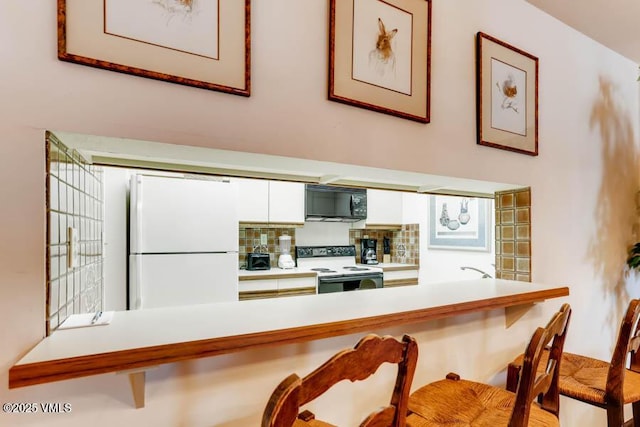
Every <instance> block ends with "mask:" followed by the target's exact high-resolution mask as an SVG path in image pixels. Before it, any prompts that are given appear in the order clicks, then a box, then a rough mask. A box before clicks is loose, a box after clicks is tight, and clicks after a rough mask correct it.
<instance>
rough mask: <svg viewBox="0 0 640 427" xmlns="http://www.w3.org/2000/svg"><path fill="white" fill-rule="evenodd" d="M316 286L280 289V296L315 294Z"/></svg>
mask: <svg viewBox="0 0 640 427" xmlns="http://www.w3.org/2000/svg"><path fill="white" fill-rule="evenodd" d="M315 294H316V287H315V286H313V287H302V288H288V289H279V290H278V296H280V297H293V296H298V295H315Z"/></svg>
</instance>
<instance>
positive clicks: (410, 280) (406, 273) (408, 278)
mask: <svg viewBox="0 0 640 427" xmlns="http://www.w3.org/2000/svg"><path fill="white" fill-rule="evenodd" d="M417 284H418V270H398V271H385V272H384V287H385V288H393V287H395V286H410V285H417Z"/></svg>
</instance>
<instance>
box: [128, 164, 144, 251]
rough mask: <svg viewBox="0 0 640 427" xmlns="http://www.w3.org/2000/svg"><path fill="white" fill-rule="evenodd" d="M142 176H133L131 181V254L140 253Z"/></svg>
mask: <svg viewBox="0 0 640 427" xmlns="http://www.w3.org/2000/svg"><path fill="white" fill-rule="evenodd" d="M142 181H143V180H142V176H141V175H134V176H133V179H132V184H133V185H132V186H131V192H132V194H133V197H131V199H132V200H134V201H135V202H134V203H135V205H134V206H132V207H131V208H132V209H131V210H132V211H133V212H132V213H133V215H132V224H131V228H132V229H133V230H135V232H134V234H133V236H132V237H133V241H132V242H131V246H132V247H131V251H130V252H133V253H142V252H143V250H142V247H141V246H142V189H143V186H142Z"/></svg>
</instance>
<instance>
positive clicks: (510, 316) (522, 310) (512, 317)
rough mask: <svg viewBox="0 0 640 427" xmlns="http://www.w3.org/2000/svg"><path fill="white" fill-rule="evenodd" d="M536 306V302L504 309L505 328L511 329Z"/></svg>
mask: <svg viewBox="0 0 640 427" xmlns="http://www.w3.org/2000/svg"><path fill="white" fill-rule="evenodd" d="M534 305H536V303H535V302H531V303H527V304H520V305H512V306H509V307H505V308H504V323H505V327H506V328H507V329H509V328H510V327H511V326H512V325H513V324H514V323H516V322H517V321H518V320H520V318H522V316H524V315H525V314H527V312H528V311H529V310H531V309H532V308H533V306H534Z"/></svg>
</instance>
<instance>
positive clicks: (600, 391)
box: [513, 351, 640, 408]
mask: <svg viewBox="0 0 640 427" xmlns="http://www.w3.org/2000/svg"><path fill="white" fill-rule="evenodd" d="M548 357H549V352H548V351H545V353H544V355H543V359H542V362H541V364H540V365H541V366H542V365H544V364H545V363H546V362H545V360H546V358H548ZM522 359H523V355H520V356H519V357H517V358H516V359H515V360H514V361H513V363H515V364H517V365H522ZM608 373H609V362H604V361H602V360H598V359H592V358H591V357H586V356H581V355H579V354H572V353H566V352H565V353H563V354H562V363H561V364H560V378H559V382H558V388H559V390H560V394H562V395H564V396H567V397H571V398H573V399H577V400H582V401H583V402H591V403H593V404H596V405H597V406H602V407H603V408H604V407H605V406H606V398H605V395H606V388H607V375H608ZM623 399H624V403H633V402H637V401H639V400H640V373H638V372H634V371H632V370H629V369H627V372H626V373H625V377H624V387H623Z"/></svg>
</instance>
